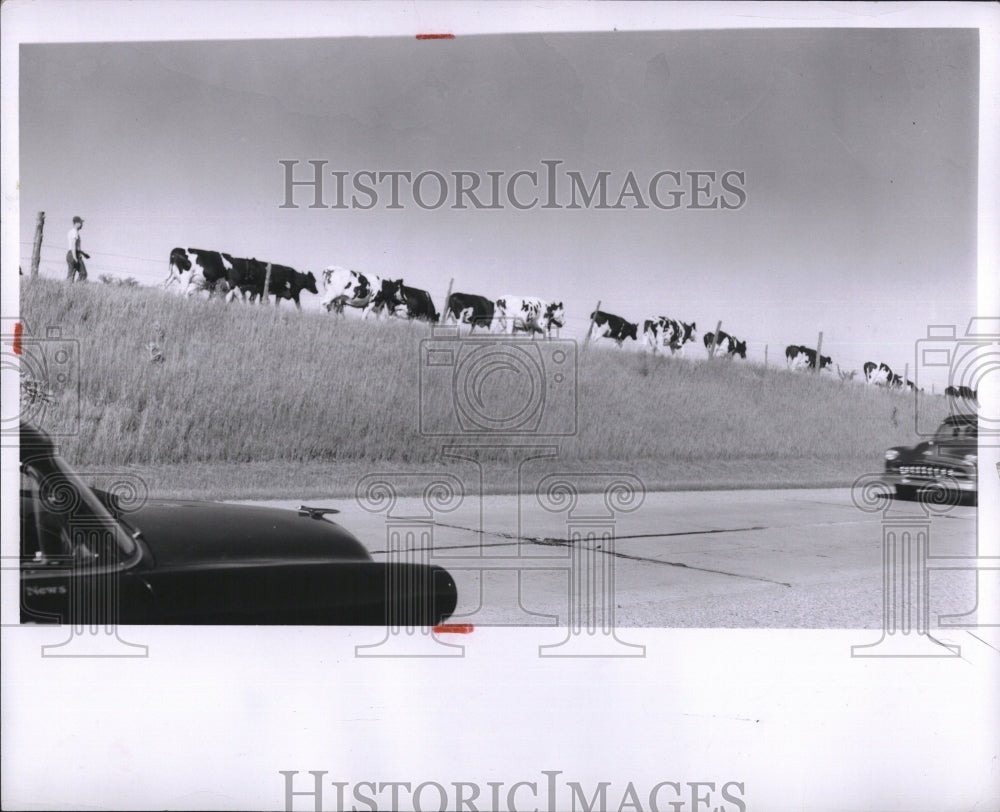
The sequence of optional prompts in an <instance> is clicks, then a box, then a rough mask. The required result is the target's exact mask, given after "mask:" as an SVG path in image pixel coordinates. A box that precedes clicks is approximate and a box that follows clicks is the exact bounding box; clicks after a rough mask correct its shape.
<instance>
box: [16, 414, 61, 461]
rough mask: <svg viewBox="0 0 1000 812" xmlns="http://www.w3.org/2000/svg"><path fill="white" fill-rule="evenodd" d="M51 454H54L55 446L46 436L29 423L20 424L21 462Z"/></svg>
mask: <svg viewBox="0 0 1000 812" xmlns="http://www.w3.org/2000/svg"><path fill="white" fill-rule="evenodd" d="M53 453H55V444H54V443H53V442H52V438H51V437H49V435H48V434H46V433H45V432H44V431H42V430H41V429H38V428H36V427H35V426H32V425H31V424H30V423H24V422H22V423H21V459H22V460H28V459H32V458H34V457H46V456H51V455H52V454H53Z"/></svg>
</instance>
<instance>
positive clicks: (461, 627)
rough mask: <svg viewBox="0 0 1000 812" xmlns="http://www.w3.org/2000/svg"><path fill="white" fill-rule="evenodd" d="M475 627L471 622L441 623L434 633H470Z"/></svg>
mask: <svg viewBox="0 0 1000 812" xmlns="http://www.w3.org/2000/svg"><path fill="white" fill-rule="evenodd" d="M475 628H476V627H475V626H473V625H472V624H471V623H441V624H440V625H438V626H435V627H434V634H470V633H471V632H472V631H473V630H474V629H475Z"/></svg>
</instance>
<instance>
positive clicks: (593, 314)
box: [583, 299, 601, 346]
mask: <svg viewBox="0 0 1000 812" xmlns="http://www.w3.org/2000/svg"><path fill="white" fill-rule="evenodd" d="M600 309H601V300H600V299H598V300H597V307H595V308H594V311H593V312H592V313H591V314H590V324H589V325H587V337H586V338H585V339H583V345H584V346H587V344H589V343H590V334H591V333H592V332H594V316H595V315H596V314H597V311H598V310H600Z"/></svg>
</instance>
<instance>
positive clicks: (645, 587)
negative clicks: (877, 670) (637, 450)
mask: <svg viewBox="0 0 1000 812" xmlns="http://www.w3.org/2000/svg"><path fill="white" fill-rule="evenodd" d="M254 504H268V505H272V506H279V507H297V504H296V503H292V502H288V501H281V502H266V503H261V502H256V503H254ZM309 504H310V505H321V506H329V507H336V508H339V509H340V510H341V514H340V515H339V516H337V517H333V518H336V519H337V520H338V521H339V523H340V524H342V525H344V526H345V527H347V528H348V529H349V530H351V531H352V532H353V533H354V534H355V535H357V536H358V537H359V538H360V539H361V540H362V541H363V542H364V543H365V544H366V545H367V546H368V548H369V549H370V550H371V552H372V554H373V556H374V557H375V558H376V559H385V558H386V557H388V556H390V555H395V556H397V557H398V558H400V560H409V561H426V562H433V563H438V564H441V565H443V566H445V567H447V568H448V570H449V571H451V572H452V573H453V575H454V576H455V579H456V582H457V584H458V589H459V607H458V610H457V612H456V615H455V617H454V618H452V622H469V623H473V624H476V625H480V626H483V625H560V626H566V625H569V626H574V624H576V625H578V626H582V627H586V626H588V625H596V626H598V627H600V626H602V625H614V626H616V627H660V628H681V627H712V628H773V629H795V628H802V629H817V628H865V629H869V628H870V629H881V628H883V610H884V604H885V603H886V600H885V596H884V589H883V580H884V579H883V573H884V571H886V568H885V567H884V566H883V529H884V528H889V530H890V531H891V532H893V533H903V532H910V533H913V534H916V533H918V532H920V531H921V529H922V528H927V530H926V532H928V533H929V545H928V553H929V555H930V556H931V557H932V558H931V559H930V564H931V568H930V569H929V570H925V572H927V578H928V585H929V591H928V607H929V618H930V620H929V627H930V628H931V629H933V628H936V627H938V625H939V616H941V615H945V616H947V615H963V614H965V613H968V612H970V611H971V610H973V609H974V607H975V605H976V583H977V581H976V572H975V570H974V569H972V568H969V569H965V570H962V569H948V570H943V569H935V568H934V561H933V557H940V556H949V557H957V556H974V555H975V554H976V509H975V508H974V507H970V506H958V507H955V508H952V509H951V510H950V511H948V512H946V513H945V514H943V515H937V516H932V517H929V518H928V517H927V514H926V512H925V510H924V508H923V507H922V506H920V505H918V504H916V503H914V502H898V501H896V502H894V501H891V500H888V501H886V500H882V501H879V502H877V504H878V505H879V506H883V507H884V510H878V512H865V511H862V510H861V509H859V508H858V507H857V506H856V505H855V504H854V503H853V502H852V498H851V491H850V490H849V489H824V490H778V491H696V492H671V493H650V494H646V495H645V498H644V500H643V502H642V504H641V505H638V506H636V505H634V504H632V505H625V506H624V509H623V510H622V509H617V508H621V507H622V506H620V505H618V506H615V505H612V506H611V508H610V509H609V506H608V504H607V503H606V502H605V500H604V497H603V496H602V495H600V494H592V495H583V496H580V497H579V498H578V500H577V502H576V503H575V505H574V506H573V507H572V510H571V511H569V510H565V509H563V508H567V507H569V506H568V504H566V503H560V504H552V503H550V504H549V505H548V508H546V507H543V506H542V504H541V503H540V500H538V499H537V498H535V496H534V494H532V495H531V496H530V497H529V498H526V497H518V496H515V495H509V496H489V497H486V498H484V499H483V500H481V501H480V500H479V499H478V498H475V499H472V498H469V497H466V498H465V499H464V500H462V501H460V502H459V503H458V504H457V506H456V505H455V504H448V505H444V506H443V507H444V509H443V510H442V509H441V508H442V505H441V504H432V505H431V506H430V507H431V508H432V510H428V506H427V504H425V502H424V501H423V500H422V499H411V498H406V499H399V500H398V501H396V502H395V503H394V504H393V505H392V507H391V509H390V510H389V512H388V513H386V512H369V511H368V510H365V509H364V508H363V507H362V506H361V505H359V503H358V502H356V501H355V500H353V499H352V500H343V501H322V500H320V501H310V502H309ZM369 507H374V506H373V505H369ZM377 507H380V508H384V507H385V505H378V506H377ZM612 536H613V538H612ZM571 537H573V538H574V540H573V541H572V542H570V541H568V539H570V538H571ZM390 548H392V549H394V550H395V552H390ZM891 572H892V573H894V575H893V576H892V577H890V579H889V581H890V583H893V582H896V583H901V582H900V581H899V578H900V577H901V576H900V573H901V572H902V570H900V569H898V568H896V569H892V570H891ZM897 599H899V596H898V595H897ZM918 600H919V598H918V597H916V596H911V598H910V604H911V606H912V607H914V608H916V606H917V603H916V602H917V601H918ZM889 602H890V603H891V597H890V599H889ZM972 617H974V615H972V616H970V619H971V618H972ZM948 622H949V621H947V620H945V621H943V624H944V625H947V624H948ZM951 622H954V621H951Z"/></svg>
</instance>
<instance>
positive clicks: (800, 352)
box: [785, 344, 833, 369]
mask: <svg viewBox="0 0 1000 812" xmlns="http://www.w3.org/2000/svg"><path fill="white" fill-rule="evenodd" d="M785 362H786V363H787V364H788V367H789V369H815V368H816V350H814V349H811V348H810V347H803V346H802V345H801V344H790V345H788V346H787V347H785ZM832 363H833V359H832V358H830V356H829V355H822V356H820V359H819V368H820V369H826V368H827V367H828V366H830V365H831V364H832Z"/></svg>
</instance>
